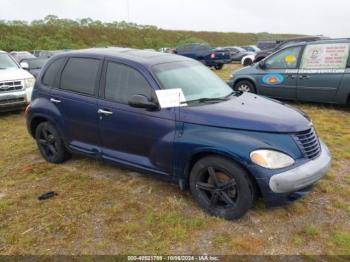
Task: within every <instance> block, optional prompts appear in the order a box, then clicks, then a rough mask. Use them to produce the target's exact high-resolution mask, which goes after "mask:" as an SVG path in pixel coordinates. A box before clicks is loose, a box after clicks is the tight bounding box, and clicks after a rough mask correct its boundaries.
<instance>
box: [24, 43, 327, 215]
mask: <svg viewBox="0 0 350 262" xmlns="http://www.w3.org/2000/svg"><path fill="white" fill-rule="evenodd" d="M167 89H181V90H182V92H183V94H184V99H185V100H184V101H182V103H183V104H181V106H177V107H167V108H164V107H161V106H160V100H159V96H158V95H157V94H158V93H157V92H158V90H167ZM156 91H157V92H156ZM26 112H27V115H26V116H27V126H28V130H29V132H30V134H31V135H32V136H33V137H34V138H35V139H36V142H37V144H38V147H39V150H40V152H41V154H42V156H43V157H44V158H45V159H46V160H47V161H49V162H52V163H62V162H64V161H65V160H67V159H68V158H69V157H70V156H71V154H72V153H80V154H84V155H88V156H91V157H94V158H97V159H102V160H106V161H110V162H112V163H115V164H117V165H121V166H124V167H128V168H130V169H135V170H138V171H140V172H144V173H150V174H153V175H155V176H157V177H160V178H161V177H162V178H165V179H167V180H169V181H172V182H175V183H177V184H179V186H180V188H181V189H187V188H190V190H191V192H192V195H193V197H194V199H195V200H196V201H197V203H198V205H199V206H200V207H201V208H203V209H204V210H205V211H206V212H208V213H210V214H212V215H215V216H219V217H223V218H225V219H237V218H239V217H242V216H243V215H244V214H245V213H246V212H247V210H248V209H249V208H250V207H251V206H252V204H253V202H254V200H255V199H256V198H257V197H259V196H261V197H262V198H263V199H264V200H265V202H266V204H267V205H268V206H277V205H281V204H284V203H288V202H291V201H294V200H296V199H298V198H299V197H301V196H303V195H304V194H305V193H307V192H308V191H310V188H311V186H312V185H313V184H314V183H315V182H316V181H318V180H319V179H320V178H321V177H322V176H323V175H324V174H325V173H326V172H327V170H328V168H329V166H330V162H331V155H330V152H329V151H328V149H327V147H326V145H325V144H324V143H323V142H322V141H321V140H320V139H319V138H318V136H317V134H316V131H315V130H314V128H313V125H312V122H311V121H310V119H309V118H308V117H307V115H306V114H304V113H303V112H301V111H299V110H297V109H295V108H292V107H290V106H286V105H283V104H281V103H279V102H276V101H272V100H271V99H267V98H263V97H260V96H258V95H254V94H250V93H242V92H232V89H231V88H230V87H229V86H228V85H227V84H226V83H225V82H224V81H222V80H221V79H220V78H219V77H217V76H216V75H215V74H214V73H212V72H211V71H210V70H209V69H207V68H206V67H205V66H203V65H202V64H200V63H199V62H197V61H194V60H192V59H189V58H186V57H182V56H177V55H171V54H162V53H158V52H147V51H141V50H133V49H123V48H101V49H88V50H80V51H75V52H69V53H64V54H60V55H57V56H55V57H53V58H51V59H50V60H49V62H48V63H47V64H46V65H45V67H44V69H43V70H42V72H41V73H40V76H39V77H38V79H37V82H36V84H35V87H34V91H33V96H32V102H31V104H30V105H29V106H28V108H27V110H26Z"/></svg>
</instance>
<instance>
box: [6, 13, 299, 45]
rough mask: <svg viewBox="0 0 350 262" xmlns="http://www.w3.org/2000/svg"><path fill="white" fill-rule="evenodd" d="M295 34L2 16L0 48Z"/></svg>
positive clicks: (233, 40)
mask: <svg viewBox="0 0 350 262" xmlns="http://www.w3.org/2000/svg"><path fill="white" fill-rule="evenodd" d="M292 36H294V35H277V34H269V33H265V32H264V33H258V34H254V33H222V32H194V31H179V30H164V29H160V28H157V27H156V26H150V25H138V24H135V23H127V22H125V21H121V22H112V23H104V22H101V21H99V20H93V19H91V18H83V19H77V20H71V19H61V18H59V17H57V16H54V15H48V16H46V17H45V18H44V19H40V20H34V21H32V22H30V23H28V22H26V21H18V20H14V21H4V20H0V49H2V50H5V51H13V50H36V49H48V50H55V49H76V48H87V47H101V46H123V47H132V48H154V49H158V48H160V47H175V46H177V45H180V44H183V43H191V42H207V43H209V44H211V45H212V46H226V45H245V44H255V43H256V42H257V40H259V39H285V38H288V37H292Z"/></svg>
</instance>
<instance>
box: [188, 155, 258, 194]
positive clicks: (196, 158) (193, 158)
mask: <svg viewBox="0 0 350 262" xmlns="http://www.w3.org/2000/svg"><path fill="white" fill-rule="evenodd" d="M208 156H216V157H222V158H225V159H227V160H229V161H233V162H234V163H235V164H237V165H239V166H240V167H241V168H242V169H244V170H245V171H246V172H247V174H248V176H249V179H250V180H251V182H252V184H253V187H254V190H255V192H256V194H257V195H258V196H260V195H261V191H260V187H259V186H258V182H257V181H256V178H255V177H254V176H253V174H252V173H251V172H250V171H249V170H248V168H247V167H246V166H245V165H244V164H243V163H242V161H240V160H239V159H237V158H236V157H233V156H232V155H229V154H227V153H225V152H220V151H211V150H205V151H201V152H197V153H195V154H193V155H192V156H191V157H190V159H189V160H188V161H187V163H186V166H185V169H184V177H185V184H186V188H188V187H189V179H190V174H191V170H192V168H193V166H194V165H195V163H196V162H198V161H199V160H200V159H202V158H204V157H208Z"/></svg>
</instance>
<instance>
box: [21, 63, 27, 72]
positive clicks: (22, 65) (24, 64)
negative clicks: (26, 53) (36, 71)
mask: <svg viewBox="0 0 350 262" xmlns="http://www.w3.org/2000/svg"><path fill="white" fill-rule="evenodd" d="M20 66H21V68H22V69H24V70H29V64H28V63H27V62H21V63H20Z"/></svg>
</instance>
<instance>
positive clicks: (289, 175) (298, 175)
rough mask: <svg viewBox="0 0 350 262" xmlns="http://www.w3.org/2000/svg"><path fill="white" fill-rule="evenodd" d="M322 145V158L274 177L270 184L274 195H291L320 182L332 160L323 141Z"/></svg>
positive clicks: (319, 157)
mask: <svg viewBox="0 0 350 262" xmlns="http://www.w3.org/2000/svg"><path fill="white" fill-rule="evenodd" d="M320 144H321V154H320V156H318V157H317V158H316V159H314V160H310V161H308V162H306V163H305V164H303V165H300V166H298V167H296V168H293V169H290V170H288V171H285V172H282V173H279V174H276V175H273V176H272V177H271V178H270V182H269V186H270V189H271V190H272V191H273V192H274V193H290V192H295V191H298V190H301V189H304V188H307V187H308V186H310V185H312V184H314V183H315V182H317V181H318V180H320V179H321V178H322V177H323V176H324V175H325V174H326V173H327V171H328V170H329V168H330V165H331V160H332V157H331V154H330V152H329V150H328V148H327V146H326V145H325V144H324V143H323V142H322V141H320Z"/></svg>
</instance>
